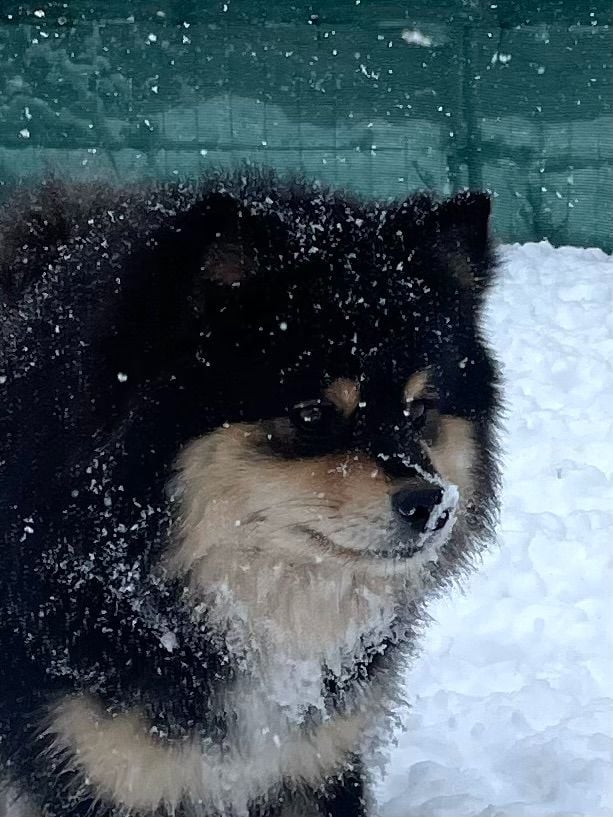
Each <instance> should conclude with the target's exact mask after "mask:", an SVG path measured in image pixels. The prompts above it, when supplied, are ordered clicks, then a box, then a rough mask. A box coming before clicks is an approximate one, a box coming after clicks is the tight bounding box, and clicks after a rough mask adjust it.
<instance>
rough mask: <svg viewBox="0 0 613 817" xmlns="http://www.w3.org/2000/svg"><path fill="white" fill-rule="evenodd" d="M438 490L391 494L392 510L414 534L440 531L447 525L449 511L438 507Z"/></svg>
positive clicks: (439, 498)
mask: <svg viewBox="0 0 613 817" xmlns="http://www.w3.org/2000/svg"><path fill="white" fill-rule="evenodd" d="M442 499H443V492H442V491H441V489H440V488H421V489H419V490H417V491H412V490H410V489H407V490H404V491H397V492H396V493H395V494H392V508H393V509H394V510H395V511H396V513H397V514H398V515H399V516H401V517H402V519H403V520H404V521H405V522H406V523H407V524H408V525H410V526H411V527H412V528H413V530H414V531H415V532H416V533H424V532H425V531H426V530H429V531H435V530H441V529H442V528H444V527H445V525H446V524H447V521H448V519H449V511H447V510H442V509H441V507H440V504H441V501H442Z"/></svg>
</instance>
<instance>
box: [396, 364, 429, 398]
mask: <svg viewBox="0 0 613 817" xmlns="http://www.w3.org/2000/svg"><path fill="white" fill-rule="evenodd" d="M434 396H435V391H434V388H433V387H432V384H431V383H430V381H429V373H428V370H427V369H422V371H420V372H415V374H412V375H411V377H409V379H408V380H407V382H406V383H405V386H404V390H403V397H404V401H405V402H406V403H410V402H411V401H413V400H418V399H419V398H422V397H434Z"/></svg>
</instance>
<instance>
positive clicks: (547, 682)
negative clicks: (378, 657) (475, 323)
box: [377, 243, 613, 817]
mask: <svg viewBox="0 0 613 817" xmlns="http://www.w3.org/2000/svg"><path fill="white" fill-rule="evenodd" d="M502 256H503V261H504V264H503V267H502V270H501V276H500V281H499V284H498V285H497V287H496V289H495V291H494V292H493V293H492V296H491V299H490V304H489V309H488V319H487V328H488V335H489V337H490V339H491V343H492V344H493V346H494V347H495V348H496V350H497V351H498V354H499V356H500V358H501V359H502V362H503V364H504V369H505V391H506V400H507V407H508V418H507V423H506V435H505V448H506V452H507V453H506V464H505V469H504V497H503V510H502V519H501V525H500V535H499V544H500V547H499V549H496V550H494V551H493V552H491V553H490V554H488V556H487V557H486V558H484V560H483V565H482V567H481V569H480V572H479V573H477V574H475V575H474V576H473V577H472V579H471V580H470V581H468V582H466V583H465V584H464V590H465V595H464V596H463V595H461V594H460V592H457V593H455V594H454V595H453V596H452V597H450V598H446V599H444V600H442V601H440V602H439V603H437V604H436V606H435V607H433V609H432V611H431V612H432V614H433V616H434V617H435V619H436V620H437V624H435V625H434V626H432V627H431V628H430V630H429V631H428V633H427V636H426V637H425V639H424V641H423V653H422V655H421V658H420V659H419V660H418V661H417V663H416V664H415V665H414V666H413V667H412V668H411V669H410V671H409V672H407V676H406V697H407V699H408V700H409V701H410V702H411V703H412V709H411V710H410V712H409V713H408V714H406V713H405V715H404V716H403V721H404V724H405V727H406V731H402V732H399V733H398V734H397V735H396V739H397V741H398V745H397V746H396V748H395V749H394V750H393V751H392V754H391V762H390V764H389V765H388V769H387V774H386V776H385V778H384V779H383V781H382V782H379V783H378V785H377V800H378V811H377V814H379V815H381V817H469V815H475V816H476V815H481V817H499V816H500V817H501V816H502V815H508V816H509V817H522V815H531V817H571V816H572V817H574V816H575V815H582V816H584V817H600V816H602V817H611V815H613V796H612V780H613V777H612V774H611V771H612V769H611V727H612V725H613V713H612V700H611V697H610V696H611V694H613V649H612V643H611V642H612V631H613V602H612V596H613V593H612V590H613V585H612V572H611V553H612V550H613V548H612V545H613V518H612V517H613V515H612V501H611V500H612V493H611V476H612V461H613V445H612V443H613V435H612V402H613V389H612V385H613V384H612V377H611V373H612V367H611V361H612V359H613V344H612V332H611V322H612V321H611V317H612V309H611V307H612V303H611V272H612V268H611V258H610V257H609V256H607V255H605V254H604V253H602V252H600V251H599V250H582V249H576V248H569V247H566V248H562V249H553V248H552V247H551V246H550V245H549V244H547V243H541V244H527V245H523V246H520V245H515V246H510V247H506V248H504V249H503V252H502Z"/></svg>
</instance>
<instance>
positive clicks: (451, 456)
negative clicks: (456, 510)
mask: <svg viewBox="0 0 613 817" xmlns="http://www.w3.org/2000/svg"><path fill="white" fill-rule="evenodd" d="M426 450H427V451H428V455H429V457H430V460H431V462H432V464H433V465H434V467H435V468H436V470H437V471H438V473H439V474H440V475H441V477H443V479H445V480H447V481H448V482H452V483H453V484H454V485H457V486H458V488H459V489H460V498H461V500H463V501H464V502H466V501H467V500H468V499H470V496H471V495H472V493H473V490H474V470H475V467H476V465H477V462H478V453H477V444H476V441H475V435H474V432H473V427H472V423H471V422H470V420H465V419H464V418H462V417H454V416H452V415H449V414H443V415H441V417H440V427H439V435H438V437H437V440H436V442H435V443H434V445H432V446H426Z"/></svg>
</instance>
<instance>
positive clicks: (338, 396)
mask: <svg viewBox="0 0 613 817" xmlns="http://www.w3.org/2000/svg"><path fill="white" fill-rule="evenodd" d="M324 394H325V396H326V397H327V398H328V400H330V402H331V403H334V405H335V406H336V407H337V409H338V410H339V411H340V412H341V413H342V414H344V416H345V417H350V416H351V415H352V414H353V412H354V411H355V410H356V408H357V407H358V403H359V402H360V387H359V386H358V384H357V383H356V382H355V381H354V380H349V379H348V378H346V377H340V378H339V379H338V380H335V381H334V382H333V383H331V384H330V385H329V386H328V388H327V389H326V390H325V392H324Z"/></svg>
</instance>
